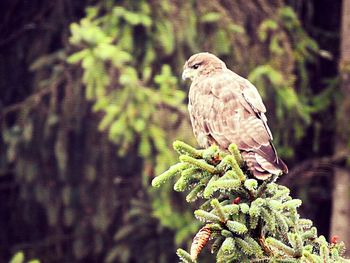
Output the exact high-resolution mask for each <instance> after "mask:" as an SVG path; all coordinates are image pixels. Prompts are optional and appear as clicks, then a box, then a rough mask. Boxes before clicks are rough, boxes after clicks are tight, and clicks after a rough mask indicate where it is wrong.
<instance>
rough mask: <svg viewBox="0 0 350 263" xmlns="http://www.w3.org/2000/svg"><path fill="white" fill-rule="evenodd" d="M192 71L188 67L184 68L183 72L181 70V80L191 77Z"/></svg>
mask: <svg viewBox="0 0 350 263" xmlns="http://www.w3.org/2000/svg"><path fill="white" fill-rule="evenodd" d="M192 75H193V72H192V70H191V69H190V68H186V69H185V70H184V71H183V72H182V80H186V79H188V78H190V79H192V77H193V76H192Z"/></svg>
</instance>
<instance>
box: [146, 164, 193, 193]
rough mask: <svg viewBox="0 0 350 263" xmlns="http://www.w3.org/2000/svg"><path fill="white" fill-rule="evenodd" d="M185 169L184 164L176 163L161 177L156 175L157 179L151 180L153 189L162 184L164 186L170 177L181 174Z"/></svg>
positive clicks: (185, 165)
mask: <svg viewBox="0 0 350 263" xmlns="http://www.w3.org/2000/svg"><path fill="white" fill-rule="evenodd" d="M186 167H187V164H184V163H178V164H175V165H173V166H171V167H170V168H169V170H167V171H165V172H164V173H162V174H161V175H158V176H157V177H155V178H153V180H152V186H153V187H160V186H161V185H162V184H164V183H165V182H166V181H168V180H170V179H171V178H172V177H174V176H175V175H177V174H178V173H180V172H181V170H183V169H184V168H186Z"/></svg>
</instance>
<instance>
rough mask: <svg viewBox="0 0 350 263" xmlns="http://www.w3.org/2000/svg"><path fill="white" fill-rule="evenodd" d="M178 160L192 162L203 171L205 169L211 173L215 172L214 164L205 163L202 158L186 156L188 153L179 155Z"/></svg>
mask: <svg viewBox="0 0 350 263" xmlns="http://www.w3.org/2000/svg"><path fill="white" fill-rule="evenodd" d="M179 159H180V161H181V162H183V163H189V164H192V165H194V166H196V167H198V168H200V169H202V170H204V171H207V172H209V173H211V174H213V173H215V172H216V169H215V167H214V166H212V165H210V164H208V163H206V162H205V161H204V160H198V159H195V158H193V157H191V156H188V155H181V156H180V157H179Z"/></svg>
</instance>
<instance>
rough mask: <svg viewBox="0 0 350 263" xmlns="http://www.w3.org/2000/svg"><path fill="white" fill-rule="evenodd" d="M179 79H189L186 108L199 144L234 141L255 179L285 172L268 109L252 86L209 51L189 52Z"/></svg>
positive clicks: (225, 144) (225, 145)
mask: <svg viewBox="0 0 350 263" xmlns="http://www.w3.org/2000/svg"><path fill="white" fill-rule="evenodd" d="M182 78H183V79H187V78H189V79H191V80H192V84H191V87H190V92H189V103H188V110H189V114H190V118H191V123H192V128H193V132H194V135H195V137H196V139H197V141H198V144H199V145H200V146H201V147H203V148H206V147H209V146H210V145H212V144H216V145H218V146H219V147H220V148H221V149H227V148H228V146H229V145H230V144H231V143H235V144H236V145H237V147H238V148H239V150H240V151H241V154H242V157H243V159H244V160H245V162H246V164H247V166H248V169H249V170H250V171H251V172H252V173H253V175H254V176H255V177H256V178H258V179H262V180H264V179H267V178H269V177H270V176H271V174H276V175H279V174H282V173H288V168H287V166H286V164H285V163H284V162H283V161H282V160H281V159H280V158H279V157H278V156H277V152H276V149H275V147H274V146H273V144H272V139H273V138H272V134H271V131H270V129H269V127H268V126H267V119H266V116H265V112H266V108H265V105H264V103H263V101H262V99H261V96H260V94H259V92H258V91H257V89H256V88H255V86H254V85H253V84H252V83H250V82H249V81H248V80H247V79H245V78H243V77H241V76H239V75H237V74H236V73H234V72H233V71H231V70H229V69H227V67H226V65H225V63H224V62H223V61H222V60H220V59H219V58H218V57H216V56H215V55H213V54H210V53H198V54H195V55H193V56H191V57H190V58H189V59H188V60H187V61H186V63H185V65H184V71H183V74H182Z"/></svg>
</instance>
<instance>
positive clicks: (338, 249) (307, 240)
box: [152, 141, 350, 263]
mask: <svg viewBox="0 0 350 263" xmlns="http://www.w3.org/2000/svg"><path fill="white" fill-rule="evenodd" d="M173 146H174V149H175V150H176V151H177V152H178V154H179V155H180V156H179V163H177V164H175V165H173V166H171V167H170V168H169V169H168V170H167V171H165V172H164V173H162V174H161V175H159V176H157V177H156V178H154V179H153V181H152V185H153V186H154V187H159V186H161V185H162V184H163V183H165V182H166V181H168V180H170V179H171V178H174V177H178V180H177V181H176V183H175V185H174V190H175V191H179V192H183V191H188V194H187V196H186V200H187V202H194V201H196V200H197V202H196V204H197V203H198V204H199V203H202V204H201V205H200V207H199V209H198V210H196V211H195V212H194V214H195V217H196V218H197V219H198V220H200V221H202V222H203V227H202V228H201V229H200V230H199V231H198V233H197V234H196V235H195V237H194V238H193V241H192V245H191V248H190V252H186V251H185V250H183V249H178V250H177V254H178V256H179V258H180V259H181V260H182V262H186V263H193V262H197V258H198V255H199V253H200V252H201V250H202V249H203V248H204V247H205V246H210V248H211V252H212V253H213V254H215V255H216V262H218V263H227V262H281V263H282V262H286V263H287V262H288V263H289V262H350V261H349V260H347V259H345V258H343V257H342V255H343V253H344V251H345V246H344V244H343V242H338V241H337V240H333V241H332V242H330V243H329V242H327V240H326V238H325V237H324V236H322V235H321V236H318V235H317V229H316V227H314V226H313V223H312V221H311V220H308V219H304V218H301V217H300V215H299V214H298V211H297V208H298V207H299V206H300V205H301V203H302V202H301V200H299V199H293V198H292V197H291V196H290V195H289V194H290V191H289V189H288V188H287V187H285V186H282V185H279V184H277V183H276V182H275V181H276V179H277V178H278V176H272V177H271V178H269V179H268V180H265V181H260V180H257V179H255V178H254V177H253V176H252V175H251V174H250V173H249V171H248V170H247V168H246V166H245V164H244V162H243V160H242V157H241V155H240V153H239V150H238V148H237V147H236V145H234V144H232V145H230V147H229V149H228V151H222V150H220V149H219V148H218V147H217V146H216V145H213V146H211V147H209V148H207V149H204V150H198V149H195V148H193V147H191V146H190V145H187V144H185V143H183V142H181V141H175V142H174V144H173Z"/></svg>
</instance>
